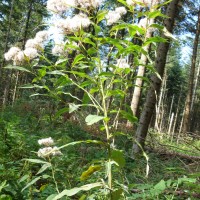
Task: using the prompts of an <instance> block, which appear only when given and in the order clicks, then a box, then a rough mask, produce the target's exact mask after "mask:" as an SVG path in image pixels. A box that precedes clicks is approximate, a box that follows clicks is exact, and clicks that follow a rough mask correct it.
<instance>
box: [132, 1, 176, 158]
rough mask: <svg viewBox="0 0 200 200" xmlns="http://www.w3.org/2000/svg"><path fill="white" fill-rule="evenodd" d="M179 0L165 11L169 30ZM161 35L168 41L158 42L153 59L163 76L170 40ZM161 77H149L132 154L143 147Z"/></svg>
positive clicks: (170, 30)
mask: <svg viewBox="0 0 200 200" xmlns="http://www.w3.org/2000/svg"><path fill="white" fill-rule="evenodd" d="M178 3H179V0H173V1H171V2H170V3H169V5H168V7H167V11H166V15H167V16H168V18H166V19H165V20H164V26H165V27H166V29H167V30H168V31H169V32H172V31H173V27H174V21H175V16H176V14H177V8H178ZM162 37H163V38H165V39H167V40H168V42H166V43H160V44H159V45H158V48H157V57H156V60H155V69H156V70H157V72H158V73H159V75H160V77H161V78H163V74H164V69H165V63H166V58H167V53H168V50H169V46H170V40H169V38H168V37H167V36H165V34H164V33H163V34H162ZM161 82H162V81H161V79H160V78H159V77H158V76H157V75H156V74H154V75H152V77H151V85H150V88H149V90H148V93H147V97H146V102H145V105H144V109H143V112H142V114H141V116H140V120H139V125H138V128H137V130H136V135H135V140H136V143H134V144H133V148H132V156H133V157H134V155H135V154H137V153H139V152H140V151H141V148H140V146H141V147H144V144H145V139H146V136H147V132H148V127H149V123H150V120H151V117H152V114H153V111H154V109H155V104H156V101H157V97H158V94H159V91H160V87H161Z"/></svg>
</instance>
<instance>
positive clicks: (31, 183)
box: [22, 176, 41, 192]
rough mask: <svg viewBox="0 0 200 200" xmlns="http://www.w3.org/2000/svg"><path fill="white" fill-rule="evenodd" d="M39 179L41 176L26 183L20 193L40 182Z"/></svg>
mask: <svg viewBox="0 0 200 200" xmlns="http://www.w3.org/2000/svg"><path fill="white" fill-rule="evenodd" d="M40 178H41V176H40V177H37V178H35V179H33V180H32V181H31V182H30V183H28V184H27V185H26V186H25V187H24V188H23V189H22V192H23V191H24V190H25V189H26V188H28V187H30V186H31V185H33V184H34V183H36V182H37V181H38V180H40Z"/></svg>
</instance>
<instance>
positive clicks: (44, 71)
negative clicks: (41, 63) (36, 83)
mask: <svg viewBox="0 0 200 200" xmlns="http://www.w3.org/2000/svg"><path fill="white" fill-rule="evenodd" d="M46 73H47V72H46V69H45V68H42V69H39V70H38V74H39V77H40V78H42V77H44V76H45V75H46Z"/></svg>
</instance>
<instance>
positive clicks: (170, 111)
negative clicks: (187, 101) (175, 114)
mask: <svg viewBox="0 0 200 200" xmlns="http://www.w3.org/2000/svg"><path fill="white" fill-rule="evenodd" d="M173 105H174V95H173V96H172V101H171V105H170V110H169V118H168V123H169V124H168V125H169V126H170V119H171V114H172V108H173ZM169 126H168V127H169Z"/></svg>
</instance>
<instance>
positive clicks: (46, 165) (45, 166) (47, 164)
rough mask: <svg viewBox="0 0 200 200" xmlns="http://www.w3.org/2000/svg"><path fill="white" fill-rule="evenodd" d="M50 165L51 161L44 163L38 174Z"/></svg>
mask: <svg viewBox="0 0 200 200" xmlns="http://www.w3.org/2000/svg"><path fill="white" fill-rule="evenodd" d="M49 167H51V163H46V164H44V165H42V167H41V168H40V170H39V171H38V173H37V174H36V175H38V174H41V173H42V172H44V171H45V170H46V169H47V168H49Z"/></svg>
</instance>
